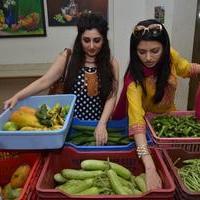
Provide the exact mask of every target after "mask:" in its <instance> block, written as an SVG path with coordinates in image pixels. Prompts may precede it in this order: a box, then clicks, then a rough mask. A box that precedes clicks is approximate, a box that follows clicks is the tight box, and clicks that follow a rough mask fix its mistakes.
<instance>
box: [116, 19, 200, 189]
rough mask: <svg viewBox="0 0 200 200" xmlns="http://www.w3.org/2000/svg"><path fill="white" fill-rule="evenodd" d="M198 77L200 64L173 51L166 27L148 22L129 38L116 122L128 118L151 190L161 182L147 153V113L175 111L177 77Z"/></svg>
mask: <svg viewBox="0 0 200 200" xmlns="http://www.w3.org/2000/svg"><path fill="white" fill-rule="evenodd" d="M198 73H200V65H199V64H195V63H189V62H188V61H187V60H186V59H184V58H182V57H181V56H180V54H179V53H178V52H177V51H175V50H174V49H172V48H171V46H170V40H169V36H168V33H167V31H166V29H165V27H164V26H163V24H161V23H160V22H158V21H157V20H154V19H149V20H144V21H141V22H139V23H138V24H137V25H136V26H135V28H134V30H133V32H132V34H131V38H130V61H129V64H128V68H127V71H126V73H125V77H124V88H123V90H122V93H121V97H120V99H119V102H118V104H117V106H116V110H115V112H114V114H113V118H114V119H119V118H123V117H125V116H126V114H127V115H128V118H129V136H130V137H134V139H135V142H136V145H137V153H138V157H139V158H141V159H142V161H143V163H144V166H145V171H146V182H147V187H148V189H149V190H151V189H156V188H161V179H160V177H159V174H158V173H157V170H156V167H155V164H154V161H153V159H152V157H151V155H150V151H149V150H148V145H147V140H146V122H145V120H144V116H145V114H146V113H147V112H152V113H165V112H170V111H173V110H175V109H176V108H175V104H174V98H175V92H176V88H177V76H180V77H183V78H187V77H191V76H192V75H195V74H198ZM122 104H123V105H124V107H123V106H122ZM125 105H126V106H125ZM122 111H123V112H122ZM124 111H127V113H126V112H124Z"/></svg>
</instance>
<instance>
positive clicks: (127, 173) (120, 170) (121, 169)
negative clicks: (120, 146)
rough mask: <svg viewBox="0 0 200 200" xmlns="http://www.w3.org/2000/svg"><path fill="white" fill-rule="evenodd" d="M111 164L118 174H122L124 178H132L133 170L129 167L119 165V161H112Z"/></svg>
mask: <svg viewBox="0 0 200 200" xmlns="http://www.w3.org/2000/svg"><path fill="white" fill-rule="evenodd" d="M110 166H111V169H113V170H114V171H115V172H116V173H117V175H118V176H121V177H122V178H124V179H127V180H129V179H130V177H131V172H130V171H129V170H128V169H127V168H125V167H123V166H122V165H119V164H117V163H112V162H110Z"/></svg>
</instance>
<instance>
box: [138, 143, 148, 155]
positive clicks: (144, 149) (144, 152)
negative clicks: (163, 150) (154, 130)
mask: <svg viewBox="0 0 200 200" xmlns="http://www.w3.org/2000/svg"><path fill="white" fill-rule="evenodd" d="M136 151H137V155H138V158H142V157H143V156H145V155H149V150H148V148H147V145H139V146H137V149H136Z"/></svg>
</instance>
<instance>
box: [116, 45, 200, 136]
mask: <svg viewBox="0 0 200 200" xmlns="http://www.w3.org/2000/svg"><path fill="white" fill-rule="evenodd" d="M170 55H171V74H170V77H169V79H168V86H167V87H166V88H165V94H164V97H163V98H162V100H161V101H160V102H159V103H158V104H155V103H154V102H153V96H154V94H155V87H156V85H155V83H156V67H155V68H146V67H144V70H143V72H144V77H145V78H144V87H145V88H146V93H147V94H146V95H145V94H144V92H143V90H142V87H141V85H139V84H137V85H136V83H135V81H134V80H133V78H132V77H131V75H130V74H129V73H127V75H126V77H125V78H124V88H123V90H122V93H121V97H120V99H119V102H118V105H117V107H116V110H115V112H114V113H113V119H119V118H123V117H125V116H126V115H127V114H128V118H129V136H132V135H133V134H139V133H144V134H145V133H146V122H145V120H144V116H145V113H147V112H152V113H165V112H170V111H173V110H175V109H176V108H175V104H174V98H175V91H176V88H177V76H180V77H183V78H187V77H191V76H192V75H195V74H198V73H200V65H199V64H192V63H189V62H188V61H187V60H186V59H184V58H182V57H181V56H180V54H179V53H178V52H176V51H175V50H174V49H171V51H170Z"/></svg>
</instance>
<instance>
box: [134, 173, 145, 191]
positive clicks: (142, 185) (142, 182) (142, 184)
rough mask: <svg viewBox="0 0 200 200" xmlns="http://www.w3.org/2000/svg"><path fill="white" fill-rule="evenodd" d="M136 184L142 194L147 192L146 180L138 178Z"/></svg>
mask: <svg viewBox="0 0 200 200" xmlns="http://www.w3.org/2000/svg"><path fill="white" fill-rule="evenodd" d="M135 182H136V184H137V186H138V188H139V189H140V190H141V191H142V192H147V186H146V183H145V180H144V178H143V177H142V176H136V177H135Z"/></svg>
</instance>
